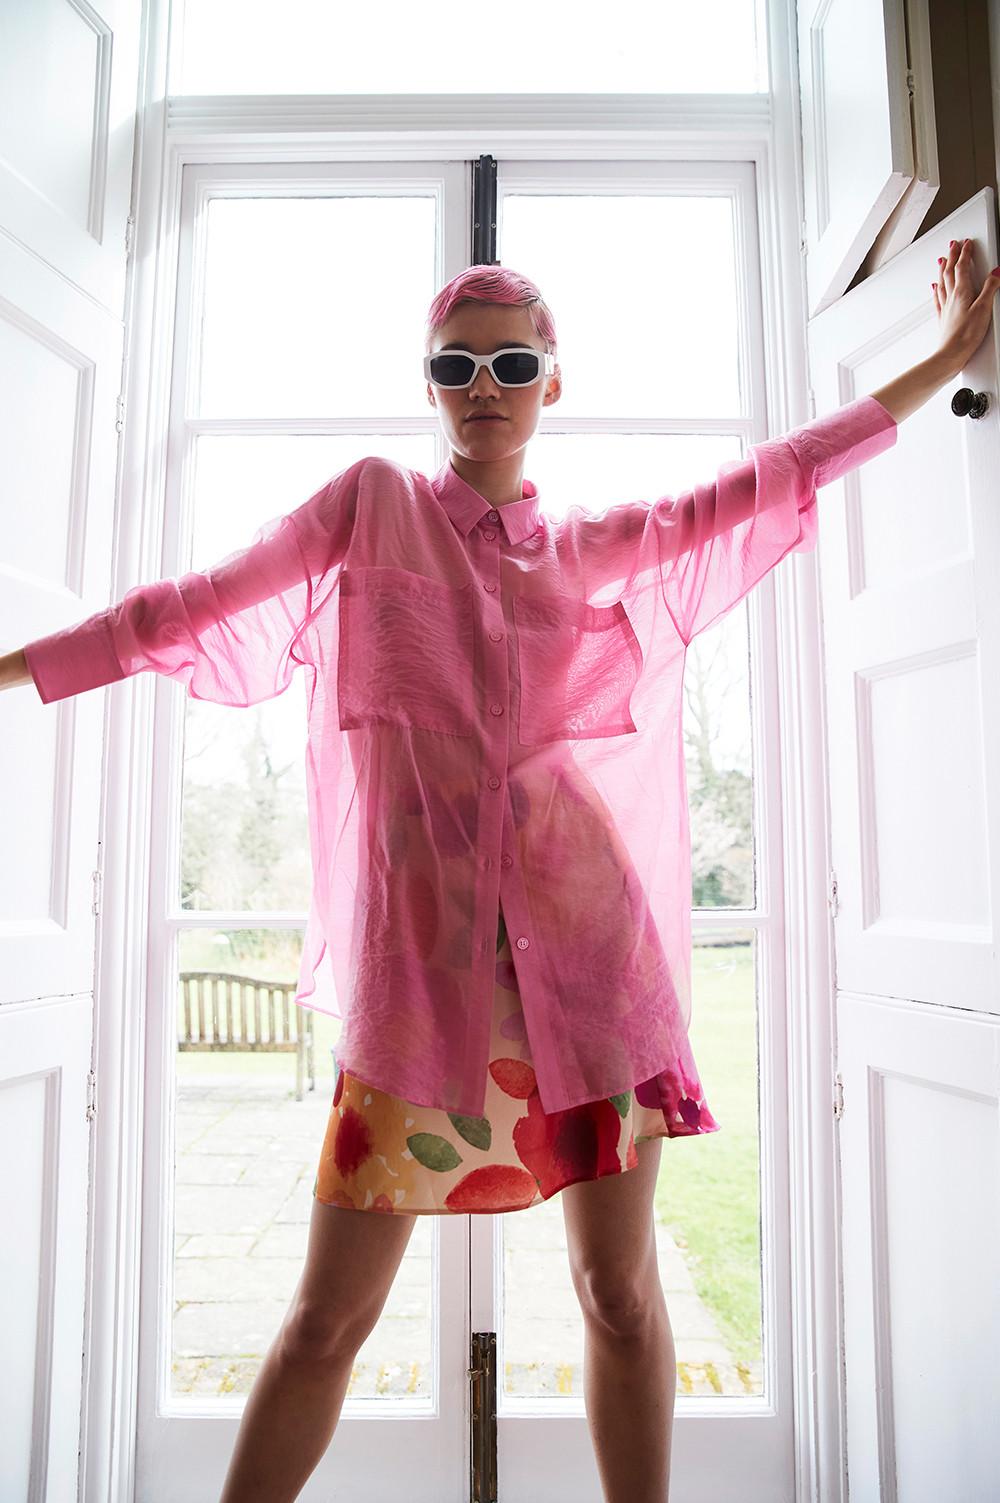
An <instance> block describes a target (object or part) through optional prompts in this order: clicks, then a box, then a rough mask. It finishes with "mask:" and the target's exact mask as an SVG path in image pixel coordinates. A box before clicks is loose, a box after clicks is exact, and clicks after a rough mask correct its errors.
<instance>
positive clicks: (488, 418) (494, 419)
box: [465, 412, 506, 423]
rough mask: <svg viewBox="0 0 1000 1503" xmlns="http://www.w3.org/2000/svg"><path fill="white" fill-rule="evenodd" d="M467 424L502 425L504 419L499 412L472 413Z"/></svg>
mask: <svg viewBox="0 0 1000 1503" xmlns="http://www.w3.org/2000/svg"><path fill="white" fill-rule="evenodd" d="M465 421H466V422H467V423H503V422H505V421H506V419H505V418H504V417H503V416H502V415H501V414H500V413H499V412H474V413H473V414H472V416H471V417H467V418H466V420H465Z"/></svg>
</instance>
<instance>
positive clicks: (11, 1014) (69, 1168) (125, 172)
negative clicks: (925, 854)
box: [0, 0, 141, 1503]
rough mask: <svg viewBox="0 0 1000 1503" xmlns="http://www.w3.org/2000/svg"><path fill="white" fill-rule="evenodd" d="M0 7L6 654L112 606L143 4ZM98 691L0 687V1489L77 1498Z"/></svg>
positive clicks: (1, 606)
mask: <svg viewBox="0 0 1000 1503" xmlns="http://www.w3.org/2000/svg"><path fill="white" fill-rule="evenodd" d="M0 9H2V14H0V99H2V100H3V108H2V110H0V230H2V232H3V233H2V234H0V306H2V308H3V320H2V325H0V327H2V335H0V383H2V388H3V393H4V399H3V402H2V404H0V452H2V453H3V490H2V506H3V523H4V525H3V530H2V537H3V550H2V562H0V574H2V587H0V651H3V652H9V651H12V650H14V649H15V648H17V647H20V646H22V645H23V644H24V643H25V642H29V641H31V640H32V639H33V638H35V637H39V636H42V635H44V634H46V633H48V632H51V631H55V630H56V629H58V628H59V627H61V626H64V625H68V624H70V623H71V622H74V621H78V620H80V619H81V618H82V617H83V616H85V615H87V614H89V613H90V612H91V611H93V610H96V609H99V608H100V607H102V606H104V605H106V604H107V603H108V598H109V589H110V583H111V562H112V524H113V520H114V505H115V481H116V464H117V454H118V437H119V435H118V427H117V421H118V412H117V398H118V394H119V392H120V391H121V379H122V354H123V349H124V317H123V310H124V307H125V285H126V261H127V254H126V228H127V220H128V214H129V201H130V190H131V179H132V143H133V137H134V123H135V121H134V117H135V101H136V93H137V81H138V55H139V27H140V20H141V7H140V6H139V5H138V4H136V3H134V0H105V3H101V0H98V3H97V4H96V5H93V6H86V7H75V6H72V5H60V4H56V3H54V0H51V3H50V0H6V3H5V4H4V5H3V7H2V8H0ZM102 711H103V695H96V694H95V695H91V696H81V697H80V698H78V699H69V700H65V701H63V702H62V703H60V704H58V705H54V704H53V705H44V704H43V703H42V701H41V700H40V699H39V697H38V694H37V691H36V690H35V688H34V685H33V684H29V685H26V686H24V687H21V688H19V689H14V690H9V691H8V692H7V693H5V694H4V695H3V696H2V699H0V787H2V788H3V790H4V800H3V814H2V821H0V828H2V836H3V841H2V849H3V857H4V859H3V861H2V862H0V1144H2V1147H0V1195H2V1198H3V1205H4V1207H5V1209H6V1211H7V1213H8V1218H9V1224H8V1227H7V1232H6V1235H5V1237H4V1240H3V1259H2V1278H0V1331H2V1332H3V1338H2V1344H3V1354H4V1361H3V1370H2V1376H0V1435H2V1437H3V1444H2V1445H0V1497H2V1498H3V1499H4V1500H5V1503H6V1500H10V1503H21V1500H27V1499H31V1500H36V1499H37V1500H41V1499H53V1500H54V1499H57V1498H58V1499H73V1498H75V1497H76V1496H77V1485H78V1470H79V1465H80V1457H79V1452H80V1445H81V1438H80V1419H81V1402H82V1392H83V1372H84V1368H85V1355H84V1351H83V1347H84V1330H85V1298H86V1287H87V1217H88V1159H89V1149H90V1123H91V1121H92V1120H93V1111H92V1101H91V1100H90V1099H89V1097H90V1092H89V1084H90V1082H89V1076H90V1070H91V1043H92V1035H93V1010H94V994H93V988H94V951H95V907H96V904H95V896H96V892H97V887H98V883H97V882H96V881H95V877H94V873H95V872H97V871H98V870H99V847H98V818H99V812H100V775H101V760H102V736H103V714H102Z"/></svg>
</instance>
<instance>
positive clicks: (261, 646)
mask: <svg viewBox="0 0 1000 1503" xmlns="http://www.w3.org/2000/svg"><path fill="white" fill-rule="evenodd" d="M367 463H368V460H367V459H361V460H358V461H357V462H356V463H355V464H353V465H351V466H350V467H349V468H348V469H346V470H342V471H340V472H339V473H338V474H337V475H335V476H334V477H333V479H331V480H329V481H327V483H326V484H325V485H323V486H321V487H320V489H319V490H318V491H316V492H315V494H314V495H313V496H311V497H310V498H309V500H308V501H306V502H304V503H303V504H302V505H301V506H300V507H298V508H297V509H296V510H295V511H293V512H290V513H288V514H287V515H285V516H282V517H279V518H276V519H274V520H272V521H270V522H267V523H265V524H264V526H263V527H260V528H259V529H258V531H257V533H256V535H255V537H254V540H253V542H252V543H251V544H250V545H249V546H248V547H246V548H243V549H240V550H239V551H237V552H235V553H231V554H229V555H227V557H226V558H224V559H221V560H220V561H219V562H218V563H217V564H214V565H213V566H212V567H211V568H209V569H206V570H203V571H201V572H198V571H194V570H192V571H191V572H189V573H187V574H184V575H182V576H181V577H180V578H176V579H175V578H168V579H159V580H154V581H153V582H152V583H151V584H145V585H136V586H135V587H134V588H133V589H131V590H129V591H127V592H126V594H125V595H124V597H123V598H122V599H121V600H120V601H119V602H118V603H117V604H116V605H112V606H109V607H107V609H105V610H102V611H97V612H95V613H94V614H93V615H92V616H89V617H87V618H86V619H85V620H83V621H80V622H77V623H76V624H74V625H71V626H67V627H64V628H62V629H61V630H59V631H55V632H50V633H49V635H48V636H45V637H39V638H38V639H37V640H36V641H34V642H27V643H25V645H24V647H23V648H22V649H21V651H20V653H17V652H14V653H9V654H8V655H7V657H6V658H5V659H3V660H0V663H2V664H5V665H6V667H5V668H4V670H3V671H4V672H5V673H6V674H7V675H8V676H9V678H8V682H14V683H23V682H25V680H24V678H23V676H22V675H23V670H24V669H25V668H27V670H28V673H29V675H30V677H31V678H32V679H33V680H34V682H35V685H36V687H37V689H38V693H39V695H40V697H41V699H42V700H43V701H44V702H45V703H46V704H48V703H49V702H50V701H52V700H54V699H65V698H66V697H67V696H69V695H71V694H79V693H81V692H82V691H83V690H85V689H93V688H98V687H99V686H101V685H103V684H110V683H114V682H115V681H117V680H120V679H123V678H127V677H129V676H130V675H131V674H134V673H140V672H143V671H151V672H156V673H159V674H162V675H163V676H164V677H167V678H174V679H177V680H179V681H180V682H182V683H184V684H185V685H186V686H187V689H188V692H189V694H190V695H191V696H192V697H193V698H195V699H210V700H213V701H215V703H217V704H228V705H251V704H258V703H259V702H260V701H261V700H263V699H270V698H272V697H273V696H274V695H276V694H280V693H281V692H282V691H283V690H284V689H286V688H287V687H288V685H289V683H290V681H291V677H292V673H293V670H294V667H295V666H296V664H298V663H300V662H302V661H306V660H307V659H305V658H303V656H302V655H301V654H302V653H303V652H307V651H308V648H307V646H306V643H305V642H304V640H303V638H304V636H305V634H306V632H307V629H308V628H309V627H310V625H311V623H312V621H313V620H314V619H315V617H316V615H317V614H318V612H319V611H320V609H321V608H322V607H323V605H324V604H325V602H326V601H327V599H329V597H330V595H331V593H332V590H333V587H334V584H335V582H336V579H337V576H338V572H339V566H340V563H341V561H342V560H343V558H344V556H345V554H346V551H347V547H348V544H349V541H350V537H351V532H352V529H353V525H354V516H355V509H356V504H357V495H358V485H359V481H360V477H361V472H362V470H363V468H364V466H365V465H366V464H367Z"/></svg>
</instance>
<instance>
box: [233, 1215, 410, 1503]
mask: <svg viewBox="0 0 1000 1503" xmlns="http://www.w3.org/2000/svg"><path fill="white" fill-rule="evenodd" d="M415 1221H416V1217H415V1216H405V1215H400V1214H399V1213H398V1212H396V1213H392V1214H388V1213H382V1212H378V1211H351V1210H345V1209H342V1208H341V1207H339V1206H328V1205H324V1204H323V1203H322V1202H321V1201H318V1200H314V1201H313V1211H312V1220H311V1222H310V1227H309V1247H308V1251H307V1253H306V1263H305V1268H304V1269H303V1272H302V1277H301V1279H300V1280H299V1284H298V1288H297V1289H296V1291H295V1294H294V1295H293V1297H292V1302H291V1304H290V1305H289V1307H288V1312H287V1314H286V1315H285V1318H284V1320H283V1321H282V1324H281V1328H280V1329H279V1331H278V1334H277V1336H276V1337H275V1338H274V1341H273V1342H272V1344H271V1347H270V1349H269V1351H268V1353H267V1356H266V1357H265V1359H264V1362H263V1364H262V1366H261V1369H260V1371H259V1372H258V1374H257V1377H256V1379H255V1381H254V1385H253V1388H252V1389H251V1390H250V1395H249V1397H248V1399H247V1403H246V1408H245V1409H244V1411H243V1418H242V1420H241V1421H240V1428H239V1432H238V1434H237V1437H236V1445H235V1447H234V1449H233V1455H232V1459H231V1461H230V1463H229V1471H228V1472H227V1474H226V1481H225V1485H224V1486H223V1489H222V1494H221V1496H220V1499H219V1503H292V1500H293V1499H294V1498H297V1497H298V1495H299V1492H300V1491H301V1489H302V1487H303V1486H304V1485H305V1483H306V1481H307V1479H308V1478H309V1477H310V1475H311V1474H312V1472H313V1471H314V1470H315V1467H316V1464H317V1463H318V1461H319V1459H320V1457H321V1456H322V1455H323V1453H324V1452H325V1450H326V1448H327V1446H328V1445H329V1444H330V1440H331V1439H332V1436H333V1433H334V1430H335V1429H336V1426H337V1421H338V1419H339V1418H340V1410H341V1406H342V1404H343V1402H344V1395H345V1394H346V1392H347V1385H348V1383H349V1382H350V1378H351V1369H352V1367H353V1365H354V1358H355V1356H356V1355H357V1352H358V1349H359V1348H360V1347H361V1346H362V1345H363V1343H364V1342H365V1340H366V1339H367V1337H368V1336H369V1334H370V1333H371V1331H372V1329H373V1328H374V1326H375V1323H376V1321H377V1320H378V1317H379V1315H380V1314H381V1312H382V1308H383V1306H384V1305H385V1302H386V1299H387V1298H388V1295H389V1290H390V1288H391V1287H392V1281H393V1279H394V1278H395V1275H396V1271H397V1269H398V1267H399V1264H400V1262H401V1261H402V1257H403V1254H404V1252H405V1251H406V1245H407V1243H408V1242H409V1240H410V1233H411V1232H412V1231H413V1226H414V1223H415Z"/></svg>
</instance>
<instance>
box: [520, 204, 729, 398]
mask: <svg viewBox="0 0 1000 1503" xmlns="http://www.w3.org/2000/svg"><path fill="white" fill-rule="evenodd" d="M500 216H501V222H500V228H499V233H500V244H501V246H502V255H501V259H502V261H503V264H504V266H509V267H513V268H515V269H516V270H517V271H520V272H523V273H524V274H525V275H526V276H529V277H530V278H531V280H532V281H533V282H534V283H535V284H536V285H537V286H538V288H539V290H540V291H541V294H542V296H543V297H544V298H545V301H546V302H547V303H548V305H549V307H550V308H551V310H552V315H553V317H554V319H555V323H556V332H557V336H558V342H559V349H558V354H557V359H558V361H559V366H560V369H561V372H562V380H563V390H562V395H561V397H560V398H559V401H558V402H557V403H556V405H555V406H554V407H548V408H546V409H545V414H544V417H545V420H546V421H548V420H550V419H551V421H553V422H555V423H558V421H559V418H560V417H581V416H599V417H618V416H628V417H673V418H676V417H695V416H706V415H709V416H712V417H718V416H720V415H735V414H739V413H742V412H743V411H744V406H743V400H742V397H741V394H740V381H739V331H740V327H741V314H740V309H739V305H738V300H737V288H738V279H737V276H736V234H735V224H734V219H733V205H732V201H731V199H729V198H728V197H722V198H720V197H715V196H708V195H701V196H698V197H693V196H689V195H683V196H682V195H667V194H659V195H655V194H635V195H632V194H628V195H620V196H619V195H617V194H616V195H610V194H596V193H588V194H580V195H578V196H571V195H564V194H559V195H558V196H555V195H553V196H549V197H546V196H544V195H541V194H539V195H529V194H523V193H510V194H507V193H501V198H500ZM567 247H569V248H570V251H569V252H568V250H567ZM573 247H577V248H578V250H577V251H576V252H575V253H574V252H573V251H572V248H573Z"/></svg>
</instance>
